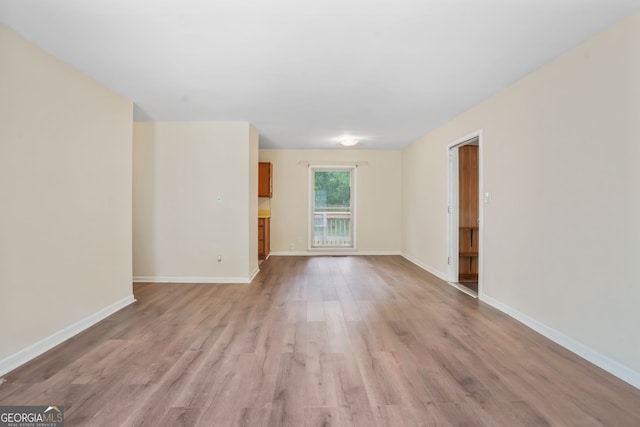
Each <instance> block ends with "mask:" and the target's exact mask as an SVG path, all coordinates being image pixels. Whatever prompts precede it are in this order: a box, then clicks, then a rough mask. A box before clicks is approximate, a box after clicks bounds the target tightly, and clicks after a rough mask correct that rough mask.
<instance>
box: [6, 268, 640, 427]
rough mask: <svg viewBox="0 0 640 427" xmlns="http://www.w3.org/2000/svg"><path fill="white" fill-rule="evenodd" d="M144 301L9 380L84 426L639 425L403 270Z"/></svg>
mask: <svg viewBox="0 0 640 427" xmlns="http://www.w3.org/2000/svg"><path fill="white" fill-rule="evenodd" d="M134 293H135V296H136V299H137V302H136V303H134V304H133V305H131V306H129V307H126V308H125V309H123V310H121V311H119V312H118V313H116V314H114V315H113V316H110V317H109V318H107V319H105V320H104V321H102V322H100V323H98V324H96V325H94V326H93V327H92V328H89V329H88V330H87V331H85V332H83V333H81V334H79V335H77V336H76V337H74V338H73V339H71V340H69V341H67V342H65V343H63V344H62V345H60V346H58V347H56V348H54V349H52V350H51V351H49V352H47V353H45V354H44V355H42V356H41V357H38V358H36V359H35V360H33V361H31V362H30V363H28V364H26V365H24V366H22V367H20V368H18V369H16V370H15V371H13V372H11V373H9V374H7V375H6V377H5V379H6V382H5V383H3V384H0V405H7V404H15V405H35V404H38V405H43V404H44V405H48V404H58V405H63V406H64V407H65V416H66V421H67V423H68V425H80V426H83V425H87V426H112V425H121V426H145V425H171V426H181V425H182V426H211V425H236V426H251V427H253V426H269V425H272V426H283V425H292V426H394V427H395V426H400V425H401V426H413V425H421V426H431V425H434V426H435V425H438V426H459V425H470V426H484V425H486V426H508V427H511V426H546V425H551V426H556V425H562V426H610V425H615V426H622V427H625V426H634V427H637V426H638V425H640V390H637V389H635V388H633V387H631V386H630V385H628V384H626V383H624V382H622V381H620V380H619V379H617V378H615V377H613V376H611V375H609V374H607V373H606V372H604V371H602V370H601V369H599V368H597V367H595V366H593V365H591V364H590V363H589V362H587V361H585V360H583V359H580V358H579V357H577V356H576V355H574V354H572V353H570V352H569V351H567V350H566V349H564V348H562V347H560V346H558V345H557V344H555V343H553V342H551V341H549V340H547V339H546V338H544V337H542V336H541V335H539V334H537V333H536V332H534V331H532V330H531V329H529V328H527V327H525V326H524V325H522V324H520V323H518V322H516V321H514V320H513V319H511V318H510V317H508V316H506V315H505V314H503V313H500V312H498V311H497V310H495V309H494V308H492V307H490V306H487V305H485V304H483V303H482V302H479V301H477V300H475V299H473V298H470V297H468V296H467V295H465V294H463V293H461V292H459V291H457V290H455V289H454V288H452V287H451V286H448V285H447V284H445V283H443V282H442V281H441V280H439V279H437V278H435V277H433V276H431V275H429V274H428V273H426V272H424V271H423V270H421V269H420V268H418V267H417V266H415V265H413V264H411V263H409V262H408V261H406V260H405V259H403V258H402V257H398V256H375V257H374V256H357V257H277V256H272V257H270V258H269V259H268V260H267V261H265V262H264V263H263V264H262V265H261V272H260V274H259V275H258V276H257V277H256V279H255V280H254V281H253V283H251V284H250V285H244V286H243V285H206V284H155V283H142V284H136V285H135V286H134Z"/></svg>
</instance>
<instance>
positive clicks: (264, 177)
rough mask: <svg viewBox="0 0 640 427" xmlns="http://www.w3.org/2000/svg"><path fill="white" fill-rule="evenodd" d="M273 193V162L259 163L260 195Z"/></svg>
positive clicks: (269, 195) (265, 195)
mask: <svg viewBox="0 0 640 427" xmlns="http://www.w3.org/2000/svg"><path fill="white" fill-rule="evenodd" d="M272 194H273V167H272V166H271V163H267V162H260V163H258V197H271V196H272Z"/></svg>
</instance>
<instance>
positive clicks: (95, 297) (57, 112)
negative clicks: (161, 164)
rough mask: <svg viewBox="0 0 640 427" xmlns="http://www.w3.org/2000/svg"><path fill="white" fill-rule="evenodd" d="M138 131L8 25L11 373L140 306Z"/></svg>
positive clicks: (3, 233)
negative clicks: (63, 338) (134, 136)
mask: <svg viewBox="0 0 640 427" xmlns="http://www.w3.org/2000/svg"><path fill="white" fill-rule="evenodd" d="M131 123H132V104H131V102H130V101H128V100H126V99H124V98H122V97H121V96H119V95H117V94H115V93H113V92H111V91H110V90H108V89H106V88H105V87H104V86H102V85H100V84H98V83H97V82H95V81H94V80H92V79H90V78H88V77H86V76H84V75H83V74H81V73H80V72H78V71H77V70H75V69H73V68H71V67H70V66H68V65H66V64H64V63H63V62H61V61H59V60H57V59H56V58H54V57H52V56H51V55H49V54H47V53H45V52H44V51H42V50H40V49H39V48H37V47H36V46H34V45H32V44H31V43H29V42H27V41H26V40H24V39H22V38H21V37H20V36H18V35H17V34H16V33H14V32H13V31H11V30H9V29H8V28H6V27H4V26H2V25H0V201H1V202H0V203H1V204H2V207H1V208H0V343H1V344H0V365H2V364H3V359H4V360H5V362H7V361H8V362H7V363H9V365H10V364H11V363H12V361H11V360H9V359H11V358H12V357H13V356H15V355H16V354H18V353H24V352H25V351H26V350H27V349H28V348H32V347H33V346H34V345H36V344H37V343H39V342H41V341H42V340H45V339H46V338H50V337H51V336H52V335H54V334H55V333H58V332H60V331H61V330H64V329H66V328H69V327H71V326H72V325H74V324H76V323H77V322H81V321H83V320H85V319H86V318H88V317H90V316H92V315H95V314H96V313H97V312H101V311H103V310H105V309H108V308H109V307H112V306H113V305H114V304H115V305H118V304H123V303H125V302H124V301H126V300H128V301H131V300H132V296H131V293H132V289H131V132H132V131H131V126H132V124H131ZM49 343H51V342H49ZM43 345H44V344H43ZM45 347H46V346H45ZM45 347H42V346H40V347H38V349H39V350H43V349H46V348H45ZM34 352H36V350H33V351H32V352H28V351H27V353H28V354H25V355H24V357H26V358H28V357H33V356H34V355H35V354H34ZM36 353H37V352H36ZM21 357H22V356H20V357H18V359H20V360H21V361H24V360H23V359H21ZM2 369H3V366H0V370H2Z"/></svg>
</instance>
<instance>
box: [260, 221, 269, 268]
mask: <svg viewBox="0 0 640 427" xmlns="http://www.w3.org/2000/svg"><path fill="white" fill-rule="evenodd" d="M270 222H271V220H270V219H269V218H258V259H267V257H268V256H269V249H270V247H271V230H270V227H271V224H270Z"/></svg>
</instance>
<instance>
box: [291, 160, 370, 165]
mask: <svg viewBox="0 0 640 427" xmlns="http://www.w3.org/2000/svg"><path fill="white" fill-rule="evenodd" d="M298 164H299V165H307V166H353V165H356V166H367V165H368V164H369V162H360V161H353V162H342V161H313V160H300V161H299V162H298Z"/></svg>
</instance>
